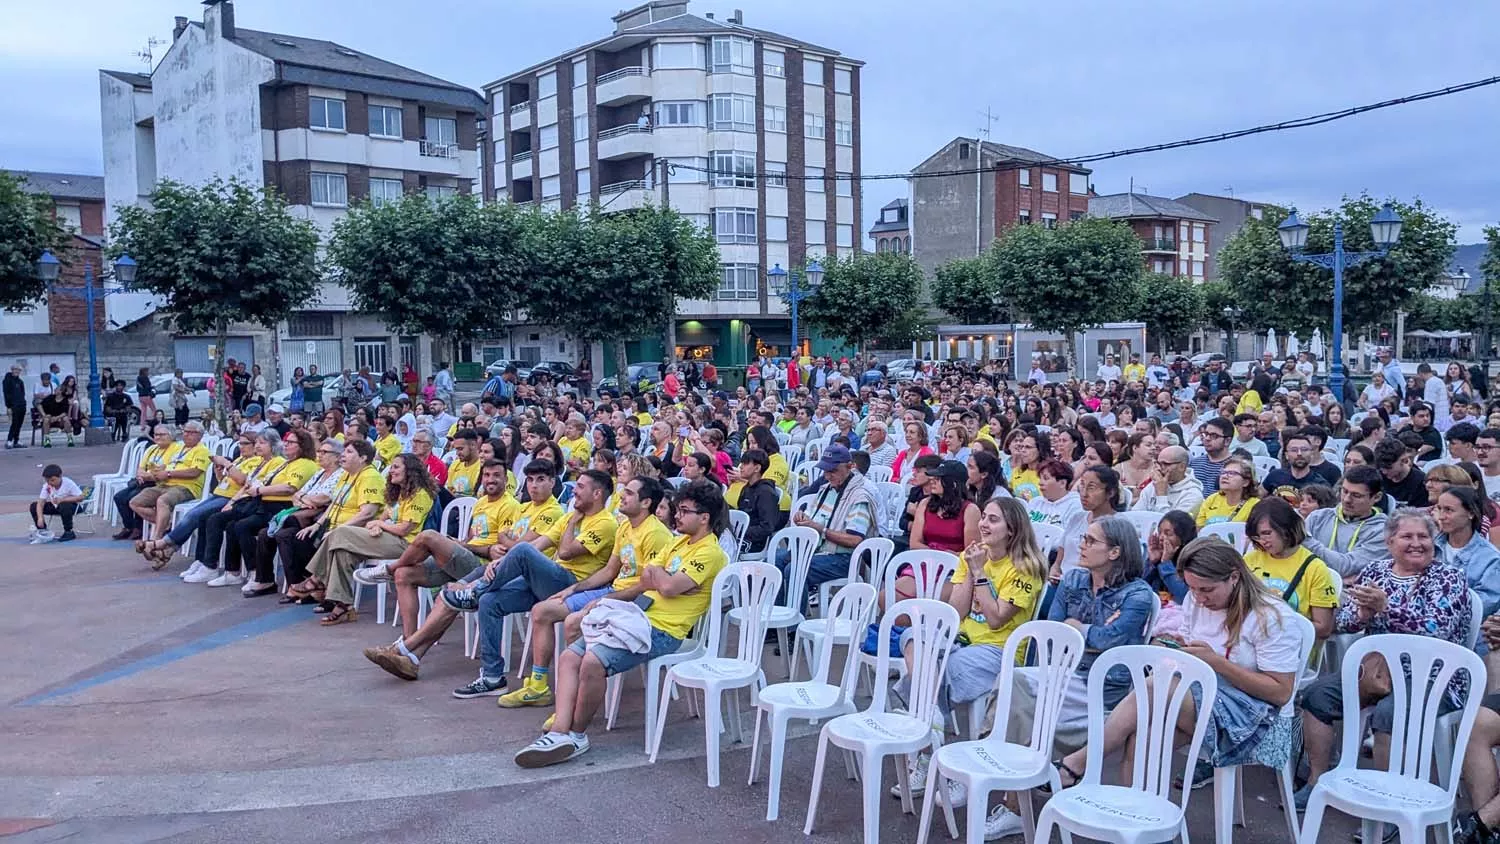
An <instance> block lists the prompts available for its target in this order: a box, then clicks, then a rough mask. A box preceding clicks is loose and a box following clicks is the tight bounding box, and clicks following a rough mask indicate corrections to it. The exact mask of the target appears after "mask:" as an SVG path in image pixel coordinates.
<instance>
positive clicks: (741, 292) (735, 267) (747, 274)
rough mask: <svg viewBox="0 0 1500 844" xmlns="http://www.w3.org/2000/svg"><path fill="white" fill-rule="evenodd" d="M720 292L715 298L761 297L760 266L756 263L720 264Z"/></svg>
mask: <svg viewBox="0 0 1500 844" xmlns="http://www.w3.org/2000/svg"><path fill="white" fill-rule="evenodd" d="M719 272H720V273H722V276H721V277H720V280H719V292H718V293H716V294H714V298H715V299H758V298H760V267H759V266H756V265H755V264H720V265H719Z"/></svg>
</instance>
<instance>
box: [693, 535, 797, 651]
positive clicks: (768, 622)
mask: <svg viewBox="0 0 1500 844" xmlns="http://www.w3.org/2000/svg"><path fill="white" fill-rule="evenodd" d="M820 542H821V540H820V539H819V538H818V532H817V531H815V530H813V529H812V528H810V527H785V528H782V529H781V530H778V531H776V534H775V535H774V536H772V537H771V541H770V542H768V543H766V563H767V564H769V565H773V566H774V565H775V563H776V558H777V556H778V555H779V553H780V552H781V550H782V549H786V552H787V555H788V560H787V565H786V574H785V575H784V578H785V580H786V597H785V598H784V599H783V601H782V602H779V603H778V602H775V596H774V595H773V596H772V603H769V604H765V605H762V606H761V607H760V610H761V616H762V618H761V623H762V624H763V625H765V627H768V628H770V629H772V630H775V631H776V641H777V643H778V644H779V645H780V646H781V656H782V658H783V659H785V660H786V669H787V677H788V678H790V677H791V676H792V662H793V660H792V649H791V648H790V647H788V642H787V635H786V632H787V630H789V629H791V628H794V627H796V626H797V625H799V624H801V623H802V620H803V615H802V602H803V601H804V600H805V596H806V593H807V571H808V569H809V568H811V567H812V557H813V552H814V551H816V550H818V544H819V543H820ZM777 568H780V567H779V566H778V567H777ZM715 606H717V605H715ZM744 615H745V614H744V611H743V610H741V609H738V608H736V609H731V610H730V611H729V613H728V616H727V617H726V620H727V621H728V622H729V623H730V624H739V625H741V626H743V625H744V623H745V618H744ZM763 629H764V628H763Z"/></svg>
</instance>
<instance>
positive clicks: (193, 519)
mask: <svg viewBox="0 0 1500 844" xmlns="http://www.w3.org/2000/svg"><path fill="white" fill-rule="evenodd" d="M228 503H229V499H227V498H225V497H224V496H222V495H210V496H209V497H207V498H205V499H203V503H201V504H199V505H198V506H197V507H194V508H193V509H191V510H189V511H187V512H186V513H184V514H183V515H182V520H181V521H179V522H178V523H177V527H174V528H172V532H171V533H169V534H167V539H168V540H170V541H171V543H172V544H173V545H175V546H177V547H178V548H181V547H182V546H183V544H184V543H186V542H187V541H188V537H190V536H192V535H193V531H195V530H197V529H198V525H200V524H201V523H202V522H203V520H204V519H206V518H208V517H209V516H210V515H212V514H214V513H217V512H219V511H220V510H222V509H224V505H225V504H228Z"/></svg>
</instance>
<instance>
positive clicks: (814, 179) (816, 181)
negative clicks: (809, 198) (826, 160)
mask: <svg viewBox="0 0 1500 844" xmlns="http://www.w3.org/2000/svg"><path fill="white" fill-rule="evenodd" d="M823 175H824V170H823V168H822V167H808V168H807V182H806V184H807V192H808V193H825V192H826V188H824V187H823Z"/></svg>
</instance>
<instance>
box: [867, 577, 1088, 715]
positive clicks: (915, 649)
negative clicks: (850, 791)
mask: <svg viewBox="0 0 1500 844" xmlns="http://www.w3.org/2000/svg"><path fill="white" fill-rule="evenodd" d="M903 616H905V617H906V618H907V619H908V620H909V621H908V622H907V623H908V624H909V625H910V627H908V628H907V635H909V636H910V637H911V639H910V641H911V667H910V670H909V671H908V672H907V675H906V676H907V677H908V679H910V680H911V691H910V692H909V693H908V694H907V697H906V704H907V710H906V711H907V714H909V715H911V716H912V717H914V718H916V719H917V720H918V721H920V722H922V723H924V724H926V723H929V722H933V723H936V722H937V721H938V719H936V718H934V717H933V716H935V715H937V696H938V687H939V685H941V683H942V679H943V675H944V673H945V672H946V671H947V667H948V654H949V653H951V652H952V649H953V639H954V637H955V636H957V635H958V610H956V609H954V608H953V607H951V606H949V605H948V604H945V603H943V602H942V601H934V600H931V599H928V598H908V599H906V600H904V601H897V602H896V603H894V604H887V605H886V609H885V615H884V616H883V617H882V618H881V619H880V637H879V638H878V639H876V641H878V642H889V641H890V640H891V629H892V628H893V627H894V626H895V624H896V619H898V618H901V617H903ZM879 650H880V655H879V656H878V657H876V660H875V676H876V677H889V676H890V673H891V659H892V657H891V649H890V648H887V647H882V648H880V649H879ZM897 659H900V657H897ZM888 692H889V690H888V689H887V684H886V683H879V682H877V683H876V684H875V695H874V698H873V699H872V700H871V701H870V708H869V709H868V710H866V711H868V712H885V711H886V705H885V698H886V695H887V694H888ZM1099 720H1101V721H1103V720H1104V718H1103V716H1102V715H1101V716H1100V719H1099Z"/></svg>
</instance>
